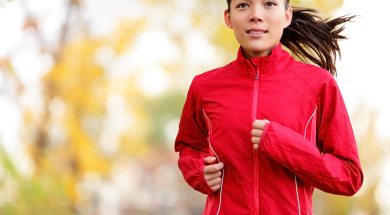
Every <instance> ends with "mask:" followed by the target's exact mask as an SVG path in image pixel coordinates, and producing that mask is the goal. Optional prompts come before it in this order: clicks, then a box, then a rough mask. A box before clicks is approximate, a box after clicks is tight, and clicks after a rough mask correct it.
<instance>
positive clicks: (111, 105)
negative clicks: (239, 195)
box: [0, 0, 390, 215]
mask: <svg viewBox="0 0 390 215" xmlns="http://www.w3.org/2000/svg"><path fill="white" fill-rule="evenodd" d="M292 4H300V5H303V6H309V7H315V8H318V9H320V10H322V11H323V14H324V16H330V17H336V16H341V15H345V14H358V15H360V16H359V17H358V18H356V19H355V22H352V23H348V24H347V28H346V30H345V32H344V34H345V35H347V36H348V37H349V38H350V40H348V41H343V42H341V50H342V59H341V60H340V61H339V62H338V74H339V75H338V77H337V81H338V83H339V86H340V88H341V91H342V93H343V95H344V98H345V102H346V105H347V108H348V110H349V113H350V117H351V120H352V124H353V127H354V130H355V135H356V139H357V142H358V147H359V153H360V158H361V162H362V166H363V169H364V173H365V181H364V185H363V187H362V189H361V190H360V191H359V192H358V193H357V194H356V195H355V196H353V197H341V196H335V195H330V194H325V193H322V192H321V191H318V190H316V191H315V196H314V199H313V202H314V210H315V214H332V215H334V214H353V215H356V214H357V215H375V214H390V192H389V191H390V126H389V124H388V122H389V121H390V100H389V97H388V94H389V93H390V85H389V81H390V75H389V74H390V68H389V66H388V65H387V62H388V59H389V57H390V56H389V54H388V50H390V42H389V40H388V33H389V32H388V23H386V22H385V21H384V20H386V16H387V15H386V14H387V13H388V8H389V7H390V2H389V1H385V0H382V1H375V2H370V3H369V2H367V1H363V0H354V1H353V0H344V1H343V0H328V1H322V0H301V1H293V2H292ZM226 8H227V6H226V2H225V1H224V0H218V1H207V0H185V1H184V0H165V1H161V0H112V1H105V0H0V214H1V215H25V214H26V215H27V214H34V215H38V214H39V215H51V214H56V215H68V214H80V215H125V214H126V215H128V214H131V215H149V214H156V215H157V214H158V215H160V214H162V215H165V214H166V215H168V214H169V215H198V214H201V212H202V209H203V207H204V202H205V196H204V195H203V194H200V193H197V192H196V191H194V190H192V188H190V187H189V186H188V185H187V184H186V183H185V181H184V179H183V178H182V175H181V173H180V171H179V169H178V168H177V159H178V155H177V154H176V153H175V152H174V149H173V146H174V139H175V136H176V133H177V130H178V123H179V118H180V114H181V109H182V107H183V104H184V101H185V97H186V93H187V90H188V87H189V85H190V83H191V80H192V78H193V77H194V76H195V75H197V74H199V73H202V72H205V71H207V70H210V69H213V68H216V67H220V66H223V65H225V64H227V63H228V62H230V61H232V60H234V59H235V57H236V53H237V50H238V44H237V42H236V41H235V39H234V35H233V33H232V31H231V30H230V29H228V28H227V27H225V25H224V20H223V11H224V10H225V9H226Z"/></svg>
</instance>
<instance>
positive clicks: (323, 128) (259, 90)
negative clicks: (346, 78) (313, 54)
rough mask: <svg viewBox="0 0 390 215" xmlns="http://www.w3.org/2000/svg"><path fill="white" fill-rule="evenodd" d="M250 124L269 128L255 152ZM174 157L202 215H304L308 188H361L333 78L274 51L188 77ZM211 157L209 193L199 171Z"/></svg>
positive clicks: (352, 141)
mask: <svg viewBox="0 0 390 215" xmlns="http://www.w3.org/2000/svg"><path fill="white" fill-rule="evenodd" d="M255 119H268V120H270V121H271V123H269V124H267V125H266V127H265V129H264V133H263V135H262V138H261V141H260V144H259V148H258V150H257V151H255V150H254V149H253V143H252V142H251V137H252V136H251V130H252V123H253V122H254V120H255ZM175 150H176V152H180V158H179V168H180V170H181V171H182V173H183V176H184V178H185V180H186V181H187V182H188V184H189V185H190V186H192V187H193V188H194V189H196V190H198V191H200V192H202V193H205V194H208V198H207V202H206V207H205V209H204V212H203V214H221V215H222V214H255V215H258V214H284V215H285V214H299V215H301V214H302V215H303V214H312V213H313V209H312V200H311V197H312V194H313V190H314V187H315V188H318V189H320V190H323V191H325V192H328V193H333V194H339V195H353V194H355V193H356V192H357V191H358V190H359V188H360V187H361V185H362V182H363V173H362V170H361V166H360V162H359V157H358V151H357V148H356V143H355V138H354V135H353V131H352V127H351V124H350V120H349V117H348V113H347V110H346V108H345V104H344V101H343V99H342V96H341V94H340V90H339V88H338V86H337V84H336V81H335V79H334V78H333V76H332V75H331V74H330V73H329V72H328V71H326V70H324V69H321V68H319V67H316V66H312V65H308V64H304V63H301V62H298V61H295V60H294V59H293V58H292V57H291V56H290V55H289V54H288V53H287V52H286V51H284V50H283V49H282V48H281V45H280V44H279V45H278V46H277V47H275V48H274V49H273V50H272V53H271V55H270V56H267V57H259V58H254V59H252V60H250V61H248V60H246V59H245V57H244V56H243V54H242V52H241V49H240V50H239V53H238V57H237V59H236V60H235V61H233V62H232V63H230V64H228V65H226V66H224V67H221V68H218V69H214V70H211V71H209V72H206V73H203V74H201V75H198V76H196V77H195V78H194V80H193V82H192V84H191V86H190V89H189V92H188V95H187V100H186V102H185V105H184V109H183V113H182V116H181V120H180V126H179V132H178V135H177V138H176V142H175ZM210 155H215V156H216V157H217V159H218V161H219V162H223V163H224V171H223V178H222V179H223V180H222V181H223V182H222V188H221V189H220V190H219V191H217V192H213V191H212V190H211V188H210V187H209V186H208V184H207V183H206V180H205V178H204V174H203V168H204V167H205V164H204V161H203V159H204V158H205V157H207V156H210Z"/></svg>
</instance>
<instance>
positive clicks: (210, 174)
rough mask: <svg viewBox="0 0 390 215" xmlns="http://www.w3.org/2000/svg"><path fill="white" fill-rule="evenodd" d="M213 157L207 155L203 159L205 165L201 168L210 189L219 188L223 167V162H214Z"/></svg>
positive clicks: (215, 189)
mask: <svg viewBox="0 0 390 215" xmlns="http://www.w3.org/2000/svg"><path fill="white" fill-rule="evenodd" d="M215 161H216V158H215V157H207V158H205V159H204V162H205V163H206V165H207V166H206V167H205V168H204V169H203V173H204V178H205V179H206V181H207V184H208V185H209V186H210V187H211V189H212V190H214V192H215V191H217V190H219V189H221V182H222V179H221V175H222V169H223V163H217V164H215Z"/></svg>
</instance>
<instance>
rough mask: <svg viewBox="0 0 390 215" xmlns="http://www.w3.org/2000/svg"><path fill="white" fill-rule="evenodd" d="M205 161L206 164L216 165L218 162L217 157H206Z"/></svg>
mask: <svg viewBox="0 0 390 215" xmlns="http://www.w3.org/2000/svg"><path fill="white" fill-rule="evenodd" d="M203 161H204V163H205V164H214V163H215V161H216V158H215V157H206V158H205V159H204V160H203Z"/></svg>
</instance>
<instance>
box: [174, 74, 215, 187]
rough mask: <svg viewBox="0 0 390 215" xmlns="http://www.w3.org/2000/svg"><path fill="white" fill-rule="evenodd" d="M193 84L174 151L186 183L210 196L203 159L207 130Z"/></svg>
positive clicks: (206, 153) (206, 154) (205, 155)
mask: <svg viewBox="0 0 390 215" xmlns="http://www.w3.org/2000/svg"><path fill="white" fill-rule="evenodd" d="M195 83H196V81H195V79H194V81H193V82H192V84H191V86H190V89H189V91H188V94H187V100H186V102H185V104H184V108H183V112H182V115H181V119H180V124H179V132H178V134H177V137H176V141H175V151H176V152H179V161H178V164H179V169H180V170H181V172H182V174H183V177H184V179H185V180H186V182H187V183H188V184H189V185H190V186H191V187H192V188H194V189H195V190H197V191H199V192H201V193H204V194H211V193H213V192H214V191H213V190H212V189H211V188H210V186H209V185H208V183H207V181H206V179H205V176H204V168H205V166H206V165H205V162H204V159H205V158H206V157H208V156H209V151H208V149H209V145H208V141H207V129H206V126H205V125H206V124H205V122H204V118H203V115H202V112H201V111H202V110H201V102H200V99H199V95H198V94H199V91H198V90H197V89H196V84H195Z"/></svg>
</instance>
